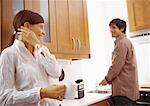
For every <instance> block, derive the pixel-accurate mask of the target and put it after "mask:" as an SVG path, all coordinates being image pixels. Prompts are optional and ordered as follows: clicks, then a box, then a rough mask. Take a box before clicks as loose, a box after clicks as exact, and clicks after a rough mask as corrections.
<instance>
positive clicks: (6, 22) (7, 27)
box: [1, 0, 13, 50]
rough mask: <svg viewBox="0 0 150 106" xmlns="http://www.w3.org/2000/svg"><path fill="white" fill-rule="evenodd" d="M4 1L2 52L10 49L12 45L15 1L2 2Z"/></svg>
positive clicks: (6, 0)
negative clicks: (13, 5)
mask: <svg viewBox="0 0 150 106" xmlns="http://www.w3.org/2000/svg"><path fill="white" fill-rule="evenodd" d="M1 1H2V17H1V18H2V19H1V25H2V26H1V27H2V33H1V34H2V36H1V40H2V50H3V49H4V48H6V47H8V46H9V45H10V44H11V43H12V35H13V25H12V22H13V15H12V2H13V0H1Z"/></svg>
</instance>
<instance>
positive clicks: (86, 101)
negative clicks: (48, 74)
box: [61, 93, 111, 106]
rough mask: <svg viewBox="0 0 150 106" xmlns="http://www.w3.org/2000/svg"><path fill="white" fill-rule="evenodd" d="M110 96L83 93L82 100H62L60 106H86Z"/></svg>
mask: <svg viewBox="0 0 150 106" xmlns="http://www.w3.org/2000/svg"><path fill="white" fill-rule="evenodd" d="M110 96H111V93H104V94H98V93H85V96H84V98H81V99H72V100H69V99H64V100H63V101H62V104H61V106H87V105H90V104H94V103H96V102H99V101H102V100H105V99H107V98H109V97H110Z"/></svg>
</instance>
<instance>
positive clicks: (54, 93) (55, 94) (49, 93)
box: [40, 85, 65, 100]
mask: <svg viewBox="0 0 150 106" xmlns="http://www.w3.org/2000/svg"><path fill="white" fill-rule="evenodd" d="M64 93H65V85H50V86H48V87H47V88H41V91H40V94H41V98H42V99H43V98H52V99H58V100H62V99H63V98H64Z"/></svg>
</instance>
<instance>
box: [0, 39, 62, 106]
mask: <svg viewBox="0 0 150 106" xmlns="http://www.w3.org/2000/svg"><path fill="white" fill-rule="evenodd" d="M33 54H34V56H33V55H32V54H31V53H30V52H29V51H28V49H27V48H26V47H25V45H24V43H23V42H21V41H19V40H15V42H14V44H13V45H12V46H10V47H8V48H6V49H5V50H4V51H3V52H2V53H1V56H0V106H58V104H60V101H58V100H54V99H48V98H46V99H40V89H41V87H46V86H48V85H49V84H50V80H49V79H53V78H54V79H57V78H59V76H60V75H61V67H60V66H59V64H58V62H57V61H56V58H55V56H54V55H52V54H51V53H50V52H49V50H48V49H47V48H46V47H45V46H42V47H40V46H38V45H36V46H35V50H34V53H33Z"/></svg>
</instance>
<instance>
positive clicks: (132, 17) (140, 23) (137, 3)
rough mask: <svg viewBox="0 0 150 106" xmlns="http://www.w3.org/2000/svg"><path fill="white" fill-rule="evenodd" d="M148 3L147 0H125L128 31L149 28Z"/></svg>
mask: <svg viewBox="0 0 150 106" xmlns="http://www.w3.org/2000/svg"><path fill="white" fill-rule="evenodd" d="M149 5H150V1H149V0H127V6H128V17H129V26H130V31H138V30H142V29H148V28H150V21H149V18H150V15H149V11H150V7H149Z"/></svg>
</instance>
